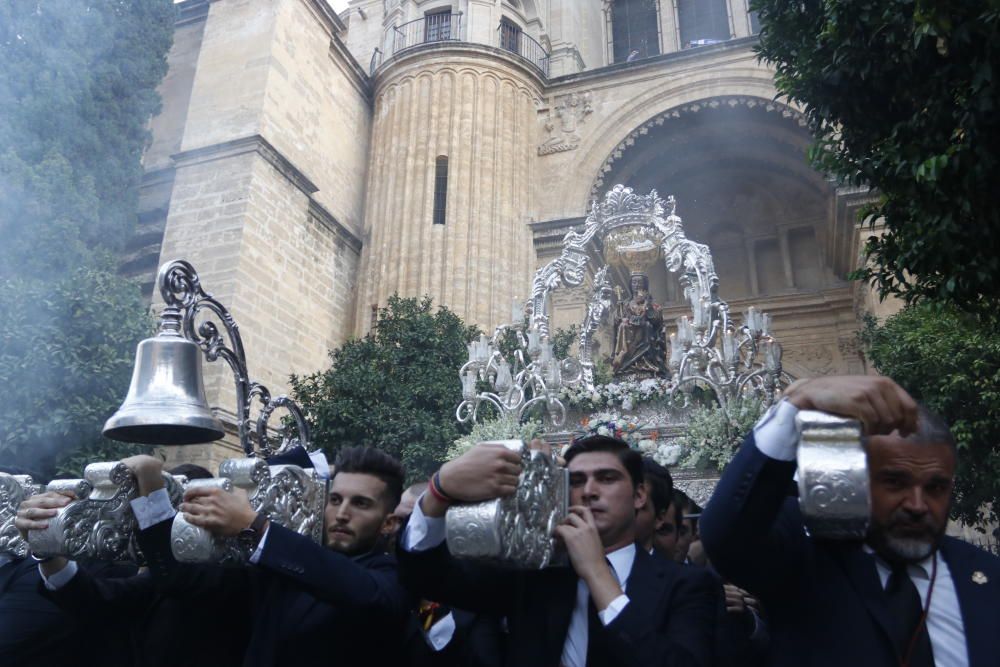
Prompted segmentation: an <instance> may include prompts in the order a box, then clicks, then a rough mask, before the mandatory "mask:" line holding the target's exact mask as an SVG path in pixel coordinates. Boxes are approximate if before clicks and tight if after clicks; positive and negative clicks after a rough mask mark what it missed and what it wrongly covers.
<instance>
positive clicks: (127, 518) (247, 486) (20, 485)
mask: <svg viewBox="0 0 1000 667" xmlns="http://www.w3.org/2000/svg"><path fill="white" fill-rule="evenodd" d="M157 286H158V287H159V290H160V295H161V296H162V297H163V301H164V303H165V306H164V308H163V311H162V312H161V315H160V325H159V332H158V334H157V335H156V336H154V337H152V338H148V339H146V340H144V341H142V342H141V343H139V346H138V348H137V350H136V362H135V366H134V368H133V372H132V383H131V385H130V387H129V391H128V395H127V396H126V398H125V401H124V403H123V404H122V406H121V408H119V410H118V411H117V412H116V413H115V414H114V415H113V416H112V417H111V418H110V419H108V420H107V422H106V423H105V425H104V435H105V436H107V437H108V438H111V439H114V440H121V441H124V442H133V443H142V444H150V445H189V444H197V443H205V442H211V441H213V440H218V439H220V438H222V437H223V436H224V434H225V428H224V426H223V424H222V422H221V421H220V420H219V419H218V418H217V417H216V416H215V415H214V414H213V413H212V410H211V408H209V406H208V401H207V399H206V398H205V388H204V382H203V377H202V357H204V358H205V359H207V360H208V361H209V362H213V361H216V360H217V359H220V358H221V359H223V360H224V361H225V362H226V363H227V364H228V365H229V366H230V368H231V370H232V372H233V379H234V381H235V384H236V431H237V435H238V437H239V441H240V444H241V446H242V448H243V452H244V457H243V458H237V459H228V460H225V461H223V462H222V464H221V465H220V467H219V476H218V478H215V479H205V480H188V479H187V478H185V477H183V476H173V475H168V474H166V473H164V482H165V488H166V490H167V494H168V496H169V498H170V502H171V504H172V505H173V506H174V508H175V509H176V508H177V507H178V506H179V504H180V502H181V499H182V497H183V494H184V490H185V489H186V488H188V487H190V486H195V485H201V486H216V487H219V488H222V489H224V490H225V491H230V492H231V491H233V490H234V489H237V488H238V489H243V490H244V491H246V492H247V494H248V496H249V499H250V504H251V506H253V508H254V510H256V511H258V512H265V513H266V514H267V515H268V516H269V517H270V519H271V521H274V522H275V523H276V524H279V525H282V526H285V527H287V528H291V529H292V530H295V531H296V532H298V533H300V534H302V535H306V536H308V537H310V538H311V539H313V540H314V541H316V542H321V541H322V538H323V509H324V507H325V503H326V495H327V489H326V481H325V475H323V476H321V475H319V474H317V472H316V471H315V470H314V469H311V468H310V469H305V468H302V467H300V466H297V465H291V464H283V465H268V462H267V457H270V456H273V455H276V454H282V453H284V452H287V451H288V450H289V449H291V448H292V447H296V446H301V447H303V448H304V449H306V450H307V451H308V449H309V447H310V440H309V428H308V425H307V423H306V421H305V419H304V417H303V415H302V411H301V410H300V409H299V407H298V406H297V405H296V404H295V403H294V402H293V401H292V400H291V399H290V398H288V397H287V396H283V395H282V396H276V397H273V398H272V397H271V393H270V391H268V389H267V388H266V387H265V386H263V385H262V384H260V383H258V382H253V381H251V380H250V379H249V373H248V372H247V364H246V355H245V353H244V350H243V340H242V338H241V336H240V333H239V327H238V326H237V324H236V321H235V320H234V319H233V317H232V315H231V314H230V313H229V311H228V309H227V308H226V307H225V306H223V305H222V304H221V303H220V302H219V301H217V300H216V299H214V298H213V297H212V295H211V294H208V293H206V292H205V291H204V290H203V289H202V287H201V282H200V280H199V278H198V274H197V273H196V272H195V270H194V268H193V267H192V266H191V265H190V264H189V263H187V262H185V261H182V260H175V261H172V262H168V263H166V264H164V265H163V266H162V267H160V271H159V274H158V276H157ZM210 316H214V317H215V318H217V319H218V320H219V321H220V322H221V323H222V325H223V328H224V330H225V334H226V336H225V337H224V336H223V335H222V333H220V331H219V328H218V326H217V325H216V324H215V323H214V322H213V321H212V320H211V319H208V317H210ZM227 339H228V341H227ZM255 403H256V404H258V405H259V407H260V410H259V414H258V415H257V417H256V419H254V418H252V417H251V408H252V406H253V405H254V404H255ZM279 409H284V410H285V411H287V412H288V413H289V414H290V415H291V418H292V420H293V421H294V425H295V432H296V433H297V436H294V437H293V436H292V434H291V432H290V430H289V429H287V428H281V429H280V431H281V433H280V439H277V438H274V437H272V435H271V433H270V429H269V421H270V419H271V417H272V416H273V415H274V414H275V411H276V410H279ZM64 490H68V491H72V492H73V493H74V494H75V496H76V500H73V501H71V502H70V503H68V504H67V505H66V506H65V507H63V508H61V509H60V510H58V514H57V516H55V517H54V518H53V519H51V520H50V521H49V526H48V528H46V529H45V530H40V531H31V532H29V533H28V539H27V542H25V540H24V539H23V538H22V537H21V536H20V535H19V534H18V532H17V530H16V528H15V527H14V516H15V514H16V512H17V508H18V506H19V505H20V503H21V501H22V500H23V499H24V498H26V497H27V496H29V495H31V494H33V493H38V492H41V491H64ZM137 493H138V488H137V484H136V479H135V476H134V475H133V474H132V472H131V471H130V470H129V469H128V468H127V467H126V466H125V465H124V464H123V463H121V462H120V461H115V462H100V463H91V464H90V465H88V466H87V467H86V468H85V469H84V476H83V479H59V480H53V481H52V482H49V483H48V484H47V485H46V486H45V487H44V488H41V487H40V486H39V485H36V484H34V482H33V480H32V479H31V478H30V477H28V476H25V475H5V474H0V551H5V552H7V553H11V554H14V555H16V556H19V557H23V556H25V555H27V553H29V551H30V552H31V553H33V554H34V555H36V556H39V557H46V556H64V557H67V558H71V559H74V560H84V561H86V560H104V561H133V562H140V563H141V562H143V556H142V553H141V551H140V549H139V548H138V545H137V541H136V533H137V530H138V525H137V523H136V519H135V516H134V514H133V512H132V507H131V501H132V500H134V499H135V498H136V497H137ZM170 541H171V548H172V550H173V553H174V556H175V557H176V558H177V559H178V560H180V561H185V562H205V563H209V562H212V563H239V562H243V561H245V560H246V559H247V558H248V557H249V553H247V551H246V550H245V548H244V547H243V546H242V545H241V544H240V543H239V541H238V540H236V539H235V538H220V537H215V536H213V535H212V534H211V533H209V532H208V531H206V530H204V529H203V528H199V527H197V526H194V525H192V524H190V523H188V522H187V521H185V520H184V517H183V515H182V514H181V513H178V514H177V515H176V516H175V517H174V519H173V525H172V526H171V535H170Z"/></svg>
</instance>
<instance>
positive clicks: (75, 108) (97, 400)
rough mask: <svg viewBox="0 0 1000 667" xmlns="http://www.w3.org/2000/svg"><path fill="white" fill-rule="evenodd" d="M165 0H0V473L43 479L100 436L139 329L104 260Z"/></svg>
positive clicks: (122, 286) (129, 285) (140, 322)
mask: <svg viewBox="0 0 1000 667" xmlns="http://www.w3.org/2000/svg"><path fill="white" fill-rule="evenodd" d="M174 12H175V9H174V5H173V2H172V0H47V1H46V2H33V1H28V0H11V1H9V2H4V3H0V63H3V64H2V66H0V238H2V239H3V241H2V242H0V380H2V382H3V385H4V387H5V388H6V389H8V392H7V394H6V395H5V399H4V401H3V402H0V462H2V463H3V464H4V465H8V466H17V467H22V468H26V469H28V470H29V471H31V472H32V473H34V474H35V475H37V476H39V477H41V478H45V477H48V476H49V475H51V474H52V473H53V472H54V471H55V470H56V469H58V471H59V472H60V473H61V474H71V475H79V474H80V473H81V472H82V470H81V469H82V465H83V464H85V463H87V462H89V461H93V460H101V459H104V460H107V459H113V458H118V457H120V456H122V455H127V454H129V453H134V452H135V451H136V450H137V447H135V446H130V445H123V444H119V443H112V442H110V441H108V440H104V439H103V438H101V436H100V429H101V426H102V425H103V422H104V420H105V419H106V418H107V417H108V416H109V415H110V414H111V413H112V412H113V411H114V409H115V408H117V407H118V405H119V403H120V402H121V399H122V398H123V397H124V395H125V393H126V390H127V388H128V383H129V376H130V369H131V367H132V360H133V355H134V352H135V345H136V343H137V342H138V340H139V339H141V338H142V337H143V336H145V335H147V334H148V333H149V331H150V329H151V326H150V324H151V323H150V319H149V316H148V314H147V310H146V305H145V303H144V302H143V299H142V297H141V293H140V288H139V286H138V284H136V283H135V282H134V281H131V280H127V279H125V278H122V277H121V276H119V275H118V273H117V269H116V266H115V262H114V261H113V259H112V257H114V253H116V252H117V251H120V250H121V249H122V248H123V247H124V244H125V242H126V241H127V240H128V238H129V236H130V235H131V233H132V230H133V228H134V224H135V220H136V209H137V204H138V191H139V185H140V183H141V180H142V164H141V157H142V152H143V150H144V149H145V147H146V145H147V143H148V141H149V131H148V128H147V123H148V121H149V118H150V116H151V115H152V114H153V113H155V112H156V111H157V110H158V109H159V103H160V102H159V96H158V94H157V92H156V86H157V85H158V84H159V82H160V80H161V79H162V78H163V76H164V74H165V73H166V71H167V64H166V55H167V51H168V50H169V48H170V45H171V42H172V39H173V24H174V16H175V14H174Z"/></svg>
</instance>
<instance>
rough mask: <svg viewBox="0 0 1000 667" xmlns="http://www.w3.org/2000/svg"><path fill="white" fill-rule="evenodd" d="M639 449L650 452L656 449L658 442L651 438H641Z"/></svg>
mask: <svg viewBox="0 0 1000 667" xmlns="http://www.w3.org/2000/svg"><path fill="white" fill-rule="evenodd" d="M639 449H640V450H641V451H643V452H645V453H647V454H648V453H649V452H653V451H656V443H655V442H653V441H652V440H649V439H647V440H640V441H639Z"/></svg>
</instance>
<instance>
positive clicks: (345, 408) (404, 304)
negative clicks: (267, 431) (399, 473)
mask: <svg viewBox="0 0 1000 667" xmlns="http://www.w3.org/2000/svg"><path fill="white" fill-rule="evenodd" d="M477 334H478V331H477V330H476V329H475V328H474V327H470V326H467V325H465V324H464V323H463V322H462V319H461V318H460V317H458V315H456V314H454V313H453V312H451V311H450V310H448V309H447V308H443V307H441V308H438V309H437V310H434V309H433V307H432V305H431V300H430V298H429V297H425V298H424V299H422V300H420V301H418V300H417V299H404V298H400V297H397V296H393V297H390V299H389V303H388V305H387V306H386V307H385V308H383V309H381V310H380V311H379V316H378V321H377V323H376V324H375V327H374V328H373V330H372V331H371V333H369V334H368V335H367V336H365V337H364V338H361V339H355V340H349V341H347V342H346V343H344V345H343V346H341V347H340V348H339V349H337V350H334V351H332V352H331V353H330V361H331V365H330V368H328V369H327V370H325V371H321V372H318V373H313V374H312V375H307V376H305V377H298V376H292V378H291V384H292V388H293V392H294V395H295V399H296V400H297V401H299V403H300V405H301V406H302V408H303V410H304V411H305V413H306V416H307V419H308V420H309V424H310V426H311V428H312V431H313V438H314V440H315V443H316V444H317V445H319V446H320V447H322V448H323V450H324V451H325V452H327V453H328V454H331V455H333V454H335V453H336V452H337V450H339V449H340V448H341V447H348V446H352V445H354V446H356V445H364V446H369V447H377V448H379V449H381V450H383V451H385V452H387V453H389V454H392V455H393V456H395V457H397V458H399V459H400V460H401V461H402V462H403V465H404V466H405V467H406V470H407V473H408V476H409V478H410V479H411V480H416V479H421V478H425V477H426V476H427V475H429V474H430V473H431V472H432V471H433V470H434V469H436V468H437V466H438V465H440V464H441V462H442V461H444V460H445V455H446V453H447V451H448V448H449V447H450V446H451V445H452V443H454V442H455V440H456V439H457V438H458V437H459V436H460V435H462V433H463V430H462V429H461V428H460V427H459V424H458V422H457V421H456V420H455V408H456V407H457V405H458V403H459V401H461V400H462V387H461V383H460V382H459V379H458V369H459V368H461V366H462V364H463V363H465V361H466V359H467V356H466V355H467V352H466V347H465V346H466V344H467V343H468V342H469V341H470V340H472V338H473V336H475V335H477Z"/></svg>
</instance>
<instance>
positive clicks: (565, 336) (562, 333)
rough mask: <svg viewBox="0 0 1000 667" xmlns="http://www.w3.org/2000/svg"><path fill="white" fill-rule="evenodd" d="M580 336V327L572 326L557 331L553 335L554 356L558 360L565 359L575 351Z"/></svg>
mask: <svg viewBox="0 0 1000 667" xmlns="http://www.w3.org/2000/svg"><path fill="white" fill-rule="evenodd" d="M579 335H580V327H578V326H577V325H575V324H571V325H570V326H569V329H556V331H555V333H553V334H552V354H553V355H554V356H555V358H556V359H565V358H566V357H568V356H569V353H570V352H571V351H572V349H573V344H574V343H576V339H577V338H578V337H579Z"/></svg>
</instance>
